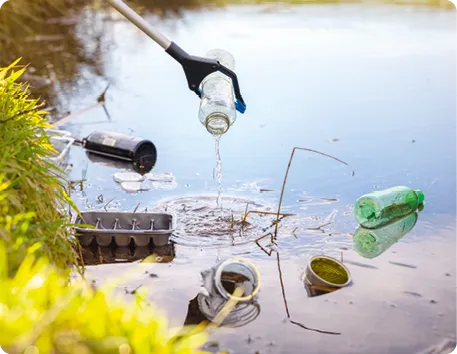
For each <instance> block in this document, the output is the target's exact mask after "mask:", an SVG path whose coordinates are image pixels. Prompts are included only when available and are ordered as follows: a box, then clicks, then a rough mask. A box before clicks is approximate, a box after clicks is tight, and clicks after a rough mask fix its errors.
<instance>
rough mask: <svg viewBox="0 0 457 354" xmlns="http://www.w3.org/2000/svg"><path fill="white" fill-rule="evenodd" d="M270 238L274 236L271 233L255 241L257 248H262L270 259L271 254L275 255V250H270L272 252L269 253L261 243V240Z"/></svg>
mask: <svg viewBox="0 0 457 354" xmlns="http://www.w3.org/2000/svg"><path fill="white" fill-rule="evenodd" d="M268 236H273V234H272V233H271V232H270V233H269V234H266V235H263V236H261V237H259V238H258V239H257V240H255V243H256V244H257V246H259V247H260V249H261V250H262V251H264V252H265V253H266V254H267V255H268V257H270V256H271V254H272V253H273V250H272V249H270V252H268V251H267V250H266V249H265V248H263V246H262V245H261V244H260V243H259V241H260V240H262V239H264V238H265V237H268Z"/></svg>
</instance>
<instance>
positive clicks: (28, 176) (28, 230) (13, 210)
mask: <svg viewBox="0 0 457 354" xmlns="http://www.w3.org/2000/svg"><path fill="white" fill-rule="evenodd" d="M16 64H17V63H14V64H13V65H11V66H10V67H8V68H5V69H0V239H2V240H4V242H5V244H6V248H7V251H8V253H11V254H13V255H14V259H11V260H10V262H9V265H10V271H13V270H14V269H15V268H16V267H17V265H18V264H19V263H20V262H21V260H22V258H23V256H24V254H25V252H26V249H27V248H28V247H29V246H31V245H33V244H35V243H36V242H38V241H39V242H41V244H42V247H41V248H40V254H44V255H47V257H48V258H49V259H50V260H51V261H52V262H53V263H55V264H57V265H58V266H60V267H61V268H66V267H69V266H71V265H72V264H75V263H76V253H75V251H74V245H73V244H72V242H71V241H70V240H69V238H68V230H67V228H66V227H65V225H66V224H67V222H68V221H67V217H66V216H65V215H64V214H63V213H62V212H61V210H62V208H63V207H64V205H65V204H68V203H69V202H70V201H69V200H68V197H67V195H66V193H65V186H64V182H62V178H61V177H60V175H59V171H58V169H57V168H56V167H55V166H54V165H53V164H51V163H50V162H48V161H47V160H46V158H47V157H49V156H51V154H52V153H53V148H52V145H51V144H50V142H49V138H48V136H47V134H46V132H45V130H44V129H45V128H46V127H47V123H46V120H45V118H44V117H43V114H44V113H43V112H40V111H39V110H38V109H37V107H38V105H39V102H38V100H33V99H30V98H29V96H28V93H27V87H26V86H24V85H22V84H18V83H17V82H16V80H17V79H18V78H19V77H20V75H22V73H23V72H24V69H19V68H17V67H16V66H15V65H16Z"/></svg>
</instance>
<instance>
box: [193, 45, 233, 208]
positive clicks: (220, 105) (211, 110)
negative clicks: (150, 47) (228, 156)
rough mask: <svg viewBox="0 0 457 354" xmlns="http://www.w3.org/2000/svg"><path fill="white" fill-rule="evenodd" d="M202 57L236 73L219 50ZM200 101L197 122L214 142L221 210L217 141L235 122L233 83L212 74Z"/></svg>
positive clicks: (220, 180) (205, 80)
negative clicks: (215, 61) (214, 60)
mask: <svg viewBox="0 0 457 354" xmlns="http://www.w3.org/2000/svg"><path fill="white" fill-rule="evenodd" d="M205 57H207V58H210V59H216V60H218V61H219V63H221V64H222V65H224V66H225V67H227V68H229V69H230V70H233V71H234V70H235V59H234V58H233V56H232V55H231V54H230V53H229V52H227V51H225V50H222V49H212V50H210V51H209V52H208V53H206V55H205ZM201 92H202V95H201V101H200V110H199V114H198V115H199V119H200V122H201V123H202V124H203V126H205V128H206V129H207V130H208V132H210V133H211V134H212V135H213V136H214V138H215V150H216V173H215V177H216V179H217V182H218V197H217V205H218V207H220V208H222V205H221V194H222V161H221V156H220V149H219V148H220V139H221V136H222V135H223V134H225V133H226V132H227V131H228V130H229V128H230V126H231V125H232V124H233V123H235V120H236V107H235V95H234V91H233V83H232V79H231V78H229V77H228V76H227V75H225V74H223V73H221V72H214V73H212V74H210V75H208V76H207V77H205V78H204V79H203V81H202V85H201Z"/></svg>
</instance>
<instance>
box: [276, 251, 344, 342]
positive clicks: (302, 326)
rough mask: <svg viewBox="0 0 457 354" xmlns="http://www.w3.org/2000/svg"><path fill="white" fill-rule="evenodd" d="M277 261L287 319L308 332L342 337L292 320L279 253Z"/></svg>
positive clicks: (277, 253) (336, 333)
mask: <svg viewBox="0 0 457 354" xmlns="http://www.w3.org/2000/svg"><path fill="white" fill-rule="evenodd" d="M276 259H277V261H278V273H279V282H280V285H281V291H282V297H283V300H284V306H285V308H286V314H287V319H288V320H289V322H290V323H292V324H294V325H296V326H298V327H301V328H303V329H306V330H308V331H313V332H317V333H322V334H332V335H340V334H341V333H338V332H330V331H323V330H320V329H315V328H310V327H307V326H305V325H303V324H301V323H299V322H296V321H292V320H291V319H290V312H289V306H288V305H287V298H286V290H285V288H284V281H283V279H282V271H281V260H280V258H279V252H276Z"/></svg>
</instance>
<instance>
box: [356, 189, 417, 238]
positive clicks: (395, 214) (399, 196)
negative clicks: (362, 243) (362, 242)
mask: <svg viewBox="0 0 457 354" xmlns="http://www.w3.org/2000/svg"><path fill="white" fill-rule="evenodd" d="M423 201H424V193H423V192H422V191H420V190H413V189H411V188H409V187H403V186H399V187H393V188H389V189H386V190H383V191H377V192H373V193H370V194H366V195H364V196H362V197H360V198H359V199H357V201H356V203H355V206H354V216H355V218H356V220H357V221H358V223H359V224H360V225H362V226H364V227H366V228H369V229H372V228H376V227H379V226H382V225H385V224H388V223H389V222H391V221H392V220H394V219H396V218H399V217H402V216H405V215H408V214H409V213H412V212H413V211H416V210H417V208H418V206H419V204H421V203H423Z"/></svg>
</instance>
